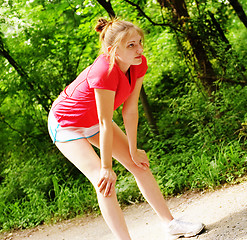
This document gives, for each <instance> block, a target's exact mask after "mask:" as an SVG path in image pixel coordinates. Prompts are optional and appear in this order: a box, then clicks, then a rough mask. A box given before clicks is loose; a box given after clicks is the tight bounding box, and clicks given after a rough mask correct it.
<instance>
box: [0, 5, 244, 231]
mask: <svg viewBox="0 0 247 240" xmlns="http://www.w3.org/2000/svg"><path fill="white" fill-rule="evenodd" d="M132 2H134V3H136V4H137V5H138V6H139V7H140V9H142V10H143V11H144V12H145V14H146V15H147V16H148V17H150V18H151V19H152V21H153V23H151V22H150V21H149V20H148V19H147V18H146V17H144V16H143V15H142V13H141V12H140V11H138V9H136V8H135V7H134V6H130V5H129V4H127V3H126V2H125V1H122V2H119V1H118V2H117V1H115V0H112V1H111V3H112V6H113V9H114V11H115V12H116V15H117V16H119V17H121V18H123V19H126V20H130V21H133V22H134V23H135V24H137V25H139V26H140V27H141V28H143V29H144V31H145V33H146V39H145V44H144V48H145V49H144V54H145V56H146V57H147V60H148V65H149V69H148V72H147V74H146V77H145V81H144V87H145V90H146V93H147V95H148V101H149V104H150V106H151V110H152V112H153V114H154V118H155V119H156V123H157V126H158V130H159V133H160V134H159V135H157V136H156V135H154V134H153V132H152V130H151V129H150V127H149V125H148V123H147V121H146V119H145V113H144V111H143V108H142V106H141V104H140V105H139V116H140V121H139V132H138V145H139V147H140V148H143V149H145V150H146V151H147V152H148V156H149V158H150V162H151V168H152V171H153V173H154V175H155V177H156V179H157V181H158V183H159V185H160V188H161V190H162V193H163V194H164V195H165V196H170V195H176V194H180V193H182V192H184V191H186V190H190V189H207V188H214V187H216V186H219V185H221V184H224V183H232V182H234V181H235V179H236V178H239V177H242V176H244V175H245V174H246V170H247V154H246V149H247V146H246V139H247V114H246V109H247V87H246V78H247V76H246V66H247V62H246V61H247V59H246V51H247V50H246V44H245V43H246V37H247V36H246V34H247V33H246V29H245V28H244V25H243V24H242V23H241V21H240V20H239V19H238V17H237V15H236V13H235V11H234V10H233V8H232V7H231V6H230V4H229V3H228V2H227V1H210V0H209V1H198V4H194V2H193V1H190V0H188V1H186V6H187V9H188V14H189V15H190V18H184V17H183V18H182V17H181V18H178V19H176V18H175V17H174V15H173V12H174V11H172V9H170V8H167V7H162V8H161V6H160V5H159V4H158V2H155V1H150V0H147V1H134V0H133V1H132ZM241 3H242V5H243V7H244V9H246V7H247V5H246V3H245V2H243V1H242V2H241ZM34 12H35V14H33V13H34ZM210 13H211V14H213V16H214V17H215V19H216V21H217V22H218V23H219V25H220V27H221V29H222V31H223V33H224V36H225V38H226V39H227V40H228V43H227V41H226V39H224V38H223V36H222V34H221V33H220V32H219V29H218V28H217V27H216V25H215V24H214V23H213V21H212V15H210ZM99 16H104V17H107V16H108V15H107V13H106V11H105V10H104V9H103V8H102V7H101V6H100V4H99V3H98V2H97V1H95V0H93V1H89V0H85V1H81V0H80V1H79V0H71V1H66V0H60V1H38V0H34V1H27V2H26V1H17V0H13V1H4V2H3V4H2V6H1V10H0V24H1V25H0V36H1V38H0V50H1V53H2V55H1V57H0V66H1V67H0V132H1V134H0V144H1V148H0V156H1V160H0V229H1V230H2V231H6V230H10V229H18V228H29V227H34V226H36V225H39V224H42V223H44V222H56V221H60V220H62V219H67V218H72V217H75V216H77V215H80V214H84V213H88V212H91V211H96V212H98V211H99V209H98V205H97V198H96V193H95V190H94V189H93V187H92V185H91V184H90V183H89V181H88V180H87V179H86V178H85V177H84V176H83V175H82V174H81V173H80V172H79V171H78V170H77V169H76V168H75V167H74V166H73V165H72V164H70V163H69V162H68V161H67V160H66V159H64V157H63V156H62V155H61V154H60V153H59V152H58V150H57V149H56V148H55V146H54V145H53V144H52V143H51V140H50V139H49V136H48V133H47V112H48V110H49V108H50V106H51V104H52V102H53V100H54V99H55V98H56V97H57V96H58V94H59V92H60V91H61V90H62V89H63V88H64V87H65V86H66V85H68V84H69V83H70V82H71V81H73V80H74V79H75V77H76V76H77V75H78V74H79V73H80V72H81V71H82V70H83V69H84V68H85V67H87V66H88V65H90V64H91V63H92V62H93V61H94V59H95V57H96V56H97V55H98V51H99V49H100V46H99V44H98V35H97V33H96V32H95V31H94V25H95V23H96V20H97V18H98V17H99ZM156 23H160V24H161V23H163V26H157V25H154V24H156ZM181 23H183V24H181ZM175 30H176V31H175ZM192 33H193V34H194V35H193V36H194V37H197V38H198V40H200V41H201V42H202V43H203V49H204V50H205V53H206V56H207V57H208V59H209V61H210V63H211V65H212V67H213V69H214V72H215V75H214V76H210V77H211V78H210V77H209V79H211V80H212V79H213V80H214V84H216V86H217V88H216V89H217V91H215V92H214V93H212V94H211V95H210V97H209V96H208V95H207V92H206V91H205V89H204V88H203V84H202V79H201V78H200V77H198V75H201V72H200V71H199V70H198V62H197V59H196V57H195V54H194V52H193V47H192V46H191V44H190V41H189V39H188V34H192ZM3 50H5V52H4V53H5V54H6V53H8V54H9V55H8V56H6V55H3ZM10 57H11V58H12V59H13V60H14V61H15V64H14V63H13V62H12V63H11V61H10V59H11V58H10ZM215 80H217V81H215ZM114 120H115V122H116V123H117V124H119V125H120V127H121V128H122V129H124V126H123V121H122V117H121V108H120V109H118V110H117V111H116V112H115V114H114ZM114 171H115V172H116V173H117V175H118V181H117V184H116V189H117V194H118V198H119V202H120V203H121V204H122V205H125V204H132V203H136V202H139V201H144V199H143V197H142V195H141V193H140V191H139V190H138V188H137V185H136V183H135V179H134V177H133V176H131V174H130V173H129V172H127V171H126V170H125V169H124V168H123V167H122V166H120V165H119V164H116V163H115V162H114Z"/></svg>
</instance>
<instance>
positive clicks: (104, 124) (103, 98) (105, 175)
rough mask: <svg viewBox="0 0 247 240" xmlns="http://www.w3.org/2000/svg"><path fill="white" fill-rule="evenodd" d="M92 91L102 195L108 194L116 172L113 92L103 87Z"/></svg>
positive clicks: (99, 185)
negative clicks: (114, 169) (97, 121)
mask: <svg viewBox="0 0 247 240" xmlns="http://www.w3.org/2000/svg"><path fill="white" fill-rule="evenodd" d="M94 93H95V99H96V105H97V112H98V118H99V125H100V140H99V144H100V157H101V171H100V179H99V183H98V187H99V191H100V192H102V193H103V194H104V196H110V195H111V193H112V191H113V189H114V186H115V182H116V174H115V173H114V171H113V170H112V142H113V129H112V117H113V111H114V99H115V92H114V91H110V90H105V89H94Z"/></svg>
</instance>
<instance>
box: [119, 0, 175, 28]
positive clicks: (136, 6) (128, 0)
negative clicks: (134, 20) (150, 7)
mask: <svg viewBox="0 0 247 240" xmlns="http://www.w3.org/2000/svg"><path fill="white" fill-rule="evenodd" d="M124 1H125V2H127V3H128V4H130V5H131V6H133V7H135V8H136V9H137V10H138V11H139V13H140V14H141V15H142V16H143V17H145V18H146V19H147V20H148V21H149V22H150V23H152V24H153V25H155V26H163V27H165V26H166V27H170V28H171V29H173V30H175V31H176V30H178V29H177V28H176V27H174V26H172V25H171V24H168V23H165V22H162V23H157V22H154V21H153V20H152V19H151V18H150V17H149V16H148V15H147V14H146V13H145V12H144V11H143V10H142V9H141V8H140V6H139V5H138V4H136V3H133V2H131V1H130V0H124Z"/></svg>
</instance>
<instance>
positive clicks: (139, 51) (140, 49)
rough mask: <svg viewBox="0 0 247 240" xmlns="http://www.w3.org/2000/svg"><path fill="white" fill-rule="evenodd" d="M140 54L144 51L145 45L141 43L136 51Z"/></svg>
mask: <svg viewBox="0 0 247 240" xmlns="http://www.w3.org/2000/svg"><path fill="white" fill-rule="evenodd" d="M136 52H137V53H138V54H141V53H143V47H142V46H141V45H140V46H139V47H138V49H137V51H136Z"/></svg>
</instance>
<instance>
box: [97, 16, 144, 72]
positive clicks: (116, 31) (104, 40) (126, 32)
mask: <svg viewBox="0 0 247 240" xmlns="http://www.w3.org/2000/svg"><path fill="white" fill-rule="evenodd" d="M95 30H96V31H97V32H99V33H100V42H101V52H103V53H108V54H109V55H110V67H109V71H111V70H112V68H113V66H114V64H115V55H116V50H117V47H118V46H119V45H120V43H121V42H122V40H123V39H125V38H126V37H127V36H130V35H131V34H132V33H133V32H134V31H136V32H137V33H138V34H139V35H140V36H141V38H142V40H144V33H143V31H142V30H141V29H140V28H139V27H137V26H136V25H134V24H133V23H131V22H127V21H122V20H119V19H113V20H110V21H107V20H106V19H104V18H100V19H99V20H98V24H97V25H96V27H95ZM109 47H111V49H110V51H109V52H108V49H109Z"/></svg>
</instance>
